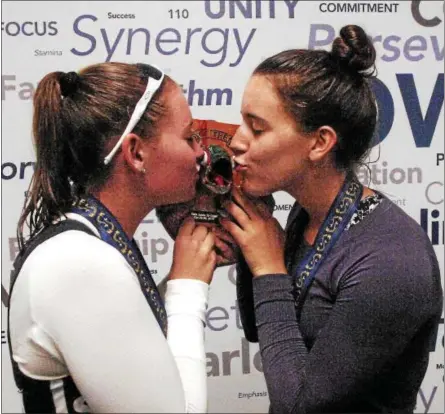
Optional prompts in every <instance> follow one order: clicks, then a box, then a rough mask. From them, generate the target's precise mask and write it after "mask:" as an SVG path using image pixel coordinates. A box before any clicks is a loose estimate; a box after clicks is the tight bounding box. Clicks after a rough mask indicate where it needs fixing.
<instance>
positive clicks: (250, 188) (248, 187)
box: [241, 181, 273, 197]
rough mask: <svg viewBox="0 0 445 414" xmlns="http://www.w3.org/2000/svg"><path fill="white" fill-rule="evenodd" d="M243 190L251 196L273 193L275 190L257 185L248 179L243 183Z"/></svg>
mask: <svg viewBox="0 0 445 414" xmlns="http://www.w3.org/2000/svg"><path fill="white" fill-rule="evenodd" d="M241 191H242V192H243V193H244V194H246V195H248V196H250V197H264V196H267V195H269V194H272V193H273V191H270V190H268V189H267V188H264V187H261V186H255V185H252V184H250V183H248V182H246V181H245V182H244V183H243V184H242V186H241Z"/></svg>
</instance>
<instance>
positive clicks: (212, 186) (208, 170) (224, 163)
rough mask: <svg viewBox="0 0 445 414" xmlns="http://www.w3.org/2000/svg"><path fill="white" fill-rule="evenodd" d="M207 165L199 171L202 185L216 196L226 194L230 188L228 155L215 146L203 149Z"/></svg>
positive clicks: (230, 170)
mask: <svg viewBox="0 0 445 414" xmlns="http://www.w3.org/2000/svg"><path fill="white" fill-rule="evenodd" d="M205 150H206V152H207V163H206V165H205V168H203V169H202V170H201V172H202V173H203V175H202V179H201V181H202V184H203V185H204V186H206V187H207V188H208V189H209V190H210V191H212V192H213V193H216V194H226V193H228V192H229V191H230V190H231V188H232V182H233V168H232V160H231V158H230V155H229V154H228V153H227V152H226V151H225V150H224V149H223V148H221V147H219V146H217V145H210V146H209V147H208V148H206V149H205Z"/></svg>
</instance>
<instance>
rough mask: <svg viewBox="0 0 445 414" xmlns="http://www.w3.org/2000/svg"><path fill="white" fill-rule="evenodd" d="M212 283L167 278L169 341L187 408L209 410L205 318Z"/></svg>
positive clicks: (195, 410) (190, 410)
mask: <svg viewBox="0 0 445 414" xmlns="http://www.w3.org/2000/svg"><path fill="white" fill-rule="evenodd" d="M208 290H209V286H208V284H206V283H204V282H201V281H198V280H193V279H176V280H171V281H169V282H167V290H166V294H165V307H166V310H167V317H168V336H167V341H168V344H169V346H170V349H171V351H172V354H173V356H174V359H175V362H176V365H177V367H178V370H179V374H180V377H181V381H182V385H183V389H184V395H185V401H186V412H188V413H190V412H200V413H202V412H206V411H207V374H206V357H205V350H204V322H205V311H206V308H207V297H208Z"/></svg>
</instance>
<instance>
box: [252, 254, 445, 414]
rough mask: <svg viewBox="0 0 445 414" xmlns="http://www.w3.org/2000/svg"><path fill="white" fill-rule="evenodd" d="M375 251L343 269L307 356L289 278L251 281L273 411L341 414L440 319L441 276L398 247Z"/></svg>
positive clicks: (282, 275)
mask: <svg viewBox="0 0 445 414" xmlns="http://www.w3.org/2000/svg"><path fill="white" fill-rule="evenodd" d="M375 250H376V251H375V252H374V253H369V252H367V254H364V255H358V254H357V256H355V257H354V263H355V265H353V266H351V267H350V268H349V269H346V270H345V273H344V274H343V276H342V279H341V281H340V285H339V290H338V296H337V297H336V302H335V305H334V307H333V309H332V313H331V315H330V317H329V319H328V320H327V322H326V324H325V326H324V327H323V328H322V329H321V330H320V331H319V333H318V337H317V339H316V341H315V343H314V345H313V347H312V348H311V349H310V351H309V350H308V349H307V347H306V345H305V342H304V340H303V337H302V333H301V330H300V325H299V322H298V320H297V318H296V312H295V305H294V298H293V295H292V278H291V277H290V276H289V275H285V274H277V275H265V276H261V277H258V278H255V279H254V281H253V291H254V307H255V316H256V321H257V326H258V335H259V344H260V350H261V356H262V361H263V369H264V375H265V378H266V383H267V387H268V391H269V395H270V401H271V409H272V412H276V413H284V412H285V413H298V414H302V413H310V412H311V413H312V412H341V411H342V409H343V408H345V407H348V406H350V404H351V401H353V399H354V396H356V395H360V394H362V395H363V391H364V390H365V389H366V387H369V386H370V385H371V384H372V381H373V380H374V379H375V377H376V375H378V374H379V373H381V371H382V370H383V369H385V367H387V366H388V364H389V363H390V362H391V361H394V359H395V358H397V357H398V356H399V355H400V354H401V353H402V352H403V350H404V348H405V347H406V346H407V344H408V343H409V342H410V341H411V340H412V338H413V336H414V335H415V334H416V332H418V331H419V329H420V327H421V326H423V325H424V324H425V323H434V319H435V318H436V317H437V314H438V312H439V316H440V312H441V306H442V305H441V296H440V295H438V292H439V291H440V288H439V289H438V287H437V280H438V277H436V281H435V280H434V278H433V277H432V276H431V274H432V270H431V262H429V261H428V258H424V259H422V260H418V261H417V263H413V262H414V261H413V260H410V259H409V255H410V254H412V253H410V252H406V251H405V250H404V247H403V246H401V245H399V246H396V247H394V246H392V248H391V249H390V248H387V249H386V250H385V251H382V250H381V249H380V250H378V249H375ZM355 259H356V260H355ZM408 263H410V265H408ZM410 266H411V267H410ZM434 272H435V271H434V270H433V273H434ZM435 276H437V275H435ZM439 283H440V282H439ZM427 358H428V357H426V361H424V366H423V367H422V368H424V369H426V365H427V363H428V361H427ZM419 386H420V384H419Z"/></svg>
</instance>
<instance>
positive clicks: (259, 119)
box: [241, 112, 267, 124]
mask: <svg viewBox="0 0 445 414" xmlns="http://www.w3.org/2000/svg"><path fill="white" fill-rule="evenodd" d="M241 115H242V116H245V117H247V118H250V119H252V120H254V121H259V122H263V123H265V124H267V121H266V120H265V119H263V118H261V117H259V116H258V115H255V114H252V113H251V112H247V113H243V112H241Z"/></svg>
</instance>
